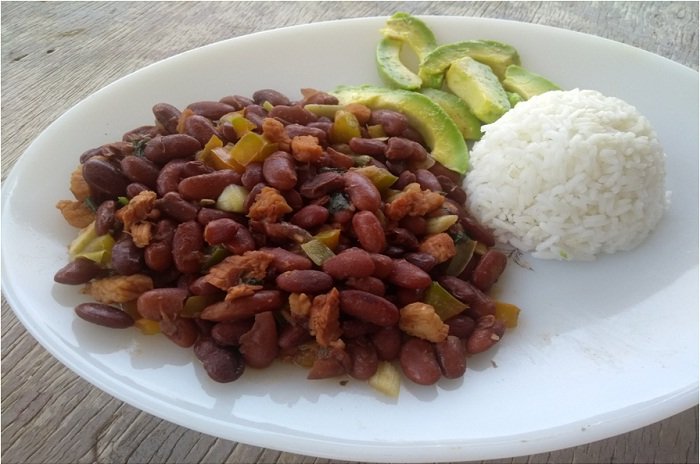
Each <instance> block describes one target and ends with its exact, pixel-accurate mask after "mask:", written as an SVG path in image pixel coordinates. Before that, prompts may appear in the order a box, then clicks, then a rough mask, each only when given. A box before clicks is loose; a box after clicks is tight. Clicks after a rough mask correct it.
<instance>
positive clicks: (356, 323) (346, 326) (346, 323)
mask: <svg viewBox="0 0 700 464" xmlns="http://www.w3.org/2000/svg"><path fill="white" fill-rule="evenodd" d="M379 329H380V327H379V326H378V325H376V324H372V323H371V322H367V321H361V320H359V319H353V318H350V319H343V320H341V321H340V330H341V332H342V334H343V340H349V339H351V338H357V337H362V336H365V335H371V334H373V333H374V332H376V331H377V330H379Z"/></svg>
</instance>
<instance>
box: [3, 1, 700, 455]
mask: <svg viewBox="0 0 700 464" xmlns="http://www.w3.org/2000/svg"><path fill="white" fill-rule="evenodd" d="M1 8H2V91H3V92H2V149H3V151H2V176H3V179H4V178H5V176H6V175H7V174H8V172H9V171H10V170H11V168H12V165H13V164H14V162H15V161H16V160H17V159H18V158H19V157H20V156H21V154H22V153H23V151H24V150H25V149H26V148H27V146H28V144H29V143H30V142H31V141H32V139H34V138H35V137H37V136H38V135H39V133H40V132H41V131H42V130H43V129H44V128H45V126H46V125H47V124H48V123H49V122H50V121H52V120H54V119H55V118H56V117H58V116H59V115H61V114H62V113H63V112H65V111H66V110H68V109H69V108H70V107H72V106H73V105H75V104H76V103H78V102H79V101H80V100H82V99H83V98H85V97H87V96H88V95H89V94H91V93H92V92H94V91H96V90H98V89H100V88H101V87H103V86H105V85H106V84H108V83H110V82H112V81H114V80H116V79H118V78H120V77H122V76H125V75H127V74H129V73H131V72H133V71H136V70H137V69H139V68H141V67H143V66H145V65H148V64H151V63H154V62H157V61H159V60H161V59H163V58H166V57H169V56H172V55H174V54H177V53H179V52H182V51H185V50H189V49H192V48H195V47H199V46H201V45H205V44H208V43H211V42H215V41H219V40H223V39H227V38H230V37H234V36H240V35H244V34H248V33H251V32H256V31H263V30H268V29H273V28H278V27H282V26H289V25H293V24H304V23H310V22H315V21H323V20H331V19H340V18H350V17H359V16H379V15H390V14H392V13H393V12H395V11H409V12H412V13H415V14H440V15H458V16H477V17H491V18H504V19H511V20H518V21H525V22H530V23H536V24H545V25H551V26H556V27H562V28H567V29H572V30H576V31H580V32H585V33H590V34H594V35H598V36H602V37H606V38H609V39H613V40H616V41H619V42H623V43H627V44H630V45H633V46H636V47H639V48H642V49H645V50H648V51H651V52H653V53H656V54H659V55H661V56H664V57H667V58H669V59H671V60H674V61H677V62H679V63H682V64H684V65H686V66H688V67H690V68H693V69H695V70H697V69H698V3H697V2H669V3H667V2H641V3H636V2H571V3H568V2H563V3H561V2H522V3H521V2H516V3H510V2H504V3H502V2H463V3H462V2H300V3H298V2H281V3H277V2H233V3H228V2H222V3H220V2H212V3H208V2H207V3H200V2H87V3H83V2H67V3H63V2H3V3H2V6H1ZM2 426H3V428H2V462H4V463H87V462H101V463H102V462H104V463H107V462H109V463H122V462H133V463H137V462H138V463H141V462H144V463H195V462H212V463H215V462H260V463H262V462H266V463H267V462H271V463H272V462H274V463H292V462H294V463H302V462H318V463H328V462H337V461H331V460H328V459H320V458H314V457H312V456H301V455H295V454H291V453H287V452H280V451H276V450H273V449H263V448H258V447H255V446H250V445H246V444H242V443H235V442H231V441H226V440H222V439H218V438H214V437H211V436H208V435H205V434H202V433H198V432H193V431H191V430H188V429H186V428H183V427H180V426H177V425H173V424H171V423H169V422H167V421H164V420H162V419H159V418H157V417H154V416H151V415H149V414H147V413H144V412H141V411H139V410H137V409H135V408H133V407H131V406H129V405H127V404H125V403H123V402H121V401H118V400H116V399H114V398H112V397H111V396H109V395H107V394H106V393H103V392H101V391H100V390H98V389H96V388H94V387H93V386H91V385H90V384H88V383H87V382H86V381H84V380H82V379H81V378H79V377H77V376H76V375H75V374H73V373H72V372H71V371H70V370H68V369H67V368H66V367H64V366H63V365H61V364H59V363H58V362H57V361H56V360H55V359H54V358H53V357H52V356H51V355H50V354H48V353H47V352H46V351H45V350H44V349H43V348H42V347H41V346H40V345H38V344H37V343H36V342H35V341H34V339H33V338H32V337H31V336H30V335H28V333H27V332H26V331H25V330H24V328H23V327H22V326H21V324H20V323H19V322H18V320H17V319H16V317H15V316H14V314H13V312H12V310H11V309H10V308H9V306H8V305H7V303H6V302H5V301H4V299H3V303H2ZM488 462H514V463H520V462H522V463H525V462H528V463H540V462H542V463H545V462H546V463H574V462H575V463H588V462H611V463H628V462H629V463H633V462H634V463H647V462H658V463H662V462H663V463H686V462H688V463H690V462H695V463H696V462H698V408H697V407H695V408H691V409H690V410H687V411H685V412H682V413H680V414H678V415H675V416H672V417H670V418H667V419H666V420H663V421H661V422H659V423H656V424H653V425H650V426H648V427H644V428H642V429H639V430H636V431H632V432H629V433H625V434H623V435H620V436H616V437H612V438H609V439H607V440H603V441H598V442H594V443H590V444H587V445H582V446H577V447H574V448H569V449H564V450H557V451H552V452H550V453H542V454H538V455H534V456H522V457H517V458H513V459H502V460H498V461H488Z"/></svg>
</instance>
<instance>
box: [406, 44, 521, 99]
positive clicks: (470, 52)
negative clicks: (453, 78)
mask: <svg viewBox="0 0 700 464" xmlns="http://www.w3.org/2000/svg"><path fill="white" fill-rule="evenodd" d="M465 56H469V57H471V58H473V59H475V60H476V61H478V62H480V63H484V64H486V65H488V66H489V67H491V69H492V70H493V72H494V73H495V74H496V76H497V77H498V79H499V80H503V79H504V78H505V72H506V68H507V67H508V66H510V65H511V64H518V65H519V64H520V55H519V54H518V51H517V50H516V49H515V48H513V47H512V46H511V45H508V44H505V43H502V42H497V41H495V40H466V41H463V42H454V43H449V44H445V45H441V46H439V47H436V48H435V49H434V50H433V51H432V52H430V53H429V54H428V55H426V56H425V58H424V59H423V61H421V63H420V65H419V67H418V76H420V78H421V79H422V80H423V86H425V87H433V88H436V89H439V88H440V87H442V83H443V79H444V75H445V71H447V68H449V67H450V64H451V63H452V62H453V61H455V60H458V59H460V58H463V57H465Z"/></svg>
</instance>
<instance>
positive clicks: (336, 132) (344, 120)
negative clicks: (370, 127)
mask: <svg viewBox="0 0 700 464" xmlns="http://www.w3.org/2000/svg"><path fill="white" fill-rule="evenodd" d="M330 135H331V140H332V141H333V143H348V142H349V141H350V139H352V138H353V137H361V136H362V132H361V131H360V123H359V121H358V120H357V117H356V116H355V115H354V114H352V113H351V112H350V111H347V110H338V111H336V113H335V119H334V120H333V125H332V126H331V130H330Z"/></svg>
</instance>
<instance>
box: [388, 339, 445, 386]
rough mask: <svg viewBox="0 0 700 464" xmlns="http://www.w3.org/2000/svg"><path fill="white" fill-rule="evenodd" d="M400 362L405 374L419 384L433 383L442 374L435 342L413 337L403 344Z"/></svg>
mask: <svg viewBox="0 0 700 464" xmlns="http://www.w3.org/2000/svg"><path fill="white" fill-rule="evenodd" d="M399 364H400V365H401V370H402V371H403V373H404V375H405V376H406V377H407V378H408V379H409V380H411V381H413V382H415V383H417V384H419V385H433V384H434V383H436V382H437V381H438V380H440V377H441V376H442V371H441V370H440V365H439V364H438V360H437V357H436V356H435V349H434V348H433V344H432V343H431V342H429V341H427V340H423V339H422V338H415V337H411V338H409V339H408V340H406V341H405V342H404V343H403V345H402V346H401V352H400V353H399Z"/></svg>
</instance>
